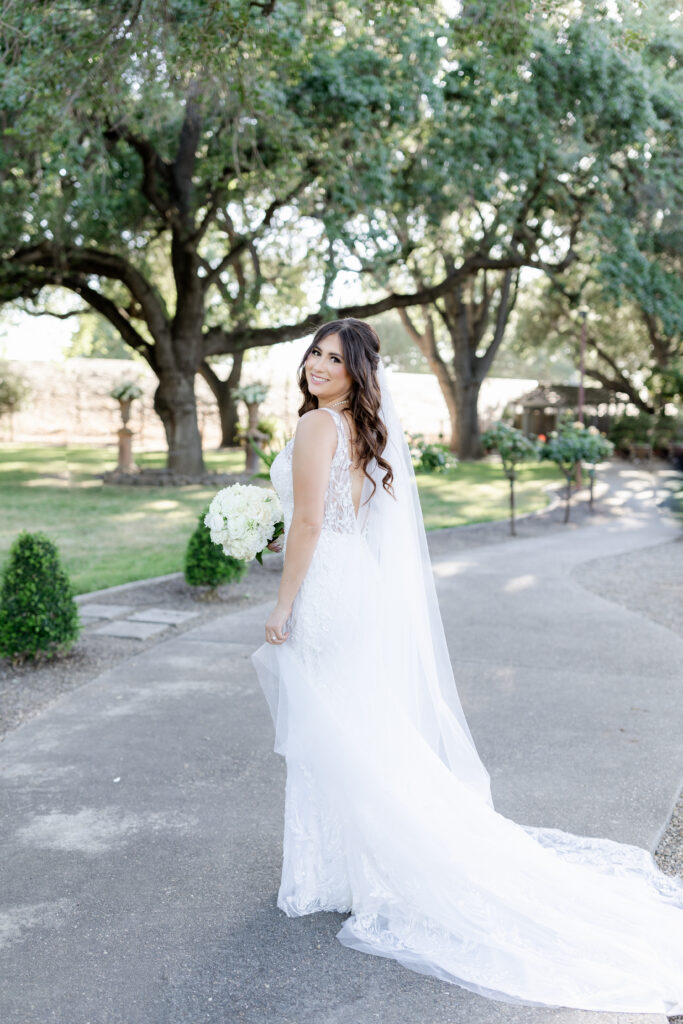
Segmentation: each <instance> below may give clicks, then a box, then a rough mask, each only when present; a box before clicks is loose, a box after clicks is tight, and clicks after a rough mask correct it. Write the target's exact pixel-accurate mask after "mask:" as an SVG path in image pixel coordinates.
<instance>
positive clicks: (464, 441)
mask: <svg viewBox="0 0 683 1024" xmlns="http://www.w3.org/2000/svg"><path fill="white" fill-rule="evenodd" d="M464 376H465V374H463V373H461V374H460V375H459V376H458V377H457V378H456V381H455V422H456V437H457V454H458V458H459V459H480V458H481V455H482V450H481V435H480V432H479V411H478V406H479V392H480V390H481V381H477V380H472V379H470V380H463V377H464Z"/></svg>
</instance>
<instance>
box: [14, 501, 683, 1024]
mask: <svg viewBox="0 0 683 1024" xmlns="http://www.w3.org/2000/svg"><path fill="white" fill-rule="evenodd" d="M609 495H610V488H609V486H608V483H606V482H601V483H600V484H599V485H598V486H597V488H596V503H595V509H594V510H593V511H591V510H590V509H589V507H588V503H587V502H586V501H585V500H583V499H584V498H585V495H582V494H579V495H578V496H576V497H574V499H573V503H572V512H571V520H570V523H569V524H568V525H565V524H564V523H563V517H564V505H563V502H562V501H561V500H558V495H557V493H555V494H554V495H553V496H552V502H551V505H550V507H549V508H548V509H547V510H545V511H543V512H542V513H537V514H535V515H532V516H527V517H526V518H524V519H521V520H519V521H518V524H517V536H518V537H519V538H526V537H534V536H543V535H547V534H548V532H555V531H557V530H580V529H581V527H582V526H583V525H585V524H589V523H590V524H593V523H602V522H608V521H610V519H613V518H614V517H616V516H619V515H621V514H623V509H622V507H621V505H620V504H619V503H618V502H616V501H614V502H612V501H611V500H610V496H609ZM427 536H428V542H429V549H430V553H431V555H432V557H434V558H439V557H440V556H442V555H447V554H448V553H451V552H453V551H457V550H462V549H464V548H470V547H474V546H478V545H482V544H501V543H514V538H512V537H511V536H510V532H509V525H508V523H507V522H506V521H502V522H495V523H477V524H474V525H472V526H464V527H454V528H447V529H443V530H438V531H433V532H431V533H429V534H428V535H427ZM264 562H265V564H264V566H260V565H259V564H258V563H257V562H254V563H252V565H251V566H250V568H249V573H248V574H247V576H246V577H245V578H244V580H242V582H240V583H238V584H230V585H227V586H224V587H220V588H219V589H218V599H214V600H207V599H206V594H205V592H203V591H200V588H193V587H189V586H188V585H187V584H186V583H185V582H184V580H183V578H182V576H181V575H180V574H178V575H176V576H174V577H171V578H168V577H166V578H164V579H161V580H158V581H149V582H146V581H144V582H142V583H139V584H132V585H129V586H127V587H123V588H114V589H112V590H109V591H104V592H101V593H100V594H99V595H86V597H85V598H84V599H83V601H82V603H87V602H88V601H91V602H93V603H98V604H123V603H125V604H126V605H128V606H132V608H133V609H135V608H143V607H145V608H149V607H152V606H153V607H155V608H168V609H172V610H174V611H192V612H198V613H199V614H197V615H196V616H195V617H193V618H191V619H190V620H188V621H187V622H186V623H184V624H182V625H179V626H173V627H171V628H170V629H169V630H167V631H166V632H164V633H163V634H161V636H155V637H151V638H150V639H149V640H146V641H145V640H133V639H122V638H115V637H110V636H104V635H101V634H98V633H97V632H96V630H97V628H98V627H99V626H100V625H101V624H102V622H101V621H97V622H90V623H88V624H86V625H85V627H84V629H83V632H82V634H81V637H80V639H79V641H78V642H77V644H76V645H75V647H74V648H73V650H72V651H71V652H70V653H69V654H68V655H66V656H64V657H62V658H56V659H54V660H52V661H47V662H43V663H42V664H36V665H32V664H27V665H24V666H19V667H13V666H12V665H10V664H9V663H8V662H7V661H4V660H2V659H0V739H1V738H2V736H4V735H5V734H6V733H7V732H9V730H11V729H14V728H16V727H17V726H18V725H20V724H21V722H22V721H24V720H25V719H27V718H30V717H31V716H32V715H35V714H38V713H40V712H41V711H43V710H45V708H47V707H49V705H50V704H52V703H53V702H54V701H55V700H57V699H58V698H59V697H60V696H61V695H62V694H63V693H66V692H68V691H69V690H72V689H74V688H76V687H78V686H81V685H83V684H84V683H87V682H88V681H89V680H91V679H93V678H95V677H96V676H98V675H100V674H101V673H102V672H105V671H106V670H107V669H109V668H111V667H112V666H114V665H116V664H118V663H119V662H121V661H125V660H126V659H127V658H130V657H132V656H133V655H135V654H137V653H138V652H140V651H142V650H145V649H146V648H148V647H151V646H153V645H154V644H155V643H158V642H159V640H160V639H161V640H163V639H166V638H168V637H169V636H171V635H172V633H173V632H175V633H180V632H184V631H185V630H188V629H192V628H194V627H195V626H198V625H201V624H202V623H203V622H207V621H209V620H210V619H213V618H216V617H217V616H219V615H224V614H225V613H226V612H228V611H230V610H231V609H233V608H234V609H237V608H243V607H245V606H247V605H252V604H258V603H260V602H262V601H267V600H273V601H275V598H276V596H277V589H278V584H279V578H280V571H281V568H282V555H281V554H268V555H267V556H266V558H265V559H264ZM575 578H576V579H578V581H579V582H580V583H581V584H582V585H583V586H585V587H586V588H587V589H588V590H591V591H593V592H594V593H597V594H599V595H600V596H602V597H605V598H607V599H608V600H610V601H614V602H617V603H619V604H621V605H623V606H624V607H626V608H629V609H630V610H632V611H635V612H638V613H640V614H643V615H646V616H647V617H648V618H650V619H652V620H653V621H655V622H658V623H660V624H661V625H662V626H665V627H666V628H667V629H671V630H673V631H674V632H676V633H678V635H683V616H681V614H680V608H681V597H680V590H681V584H680V580H681V578H683V537H681V538H680V539H679V540H678V541H673V542H671V543H667V544H660V545H657V546H655V547H651V548H646V549H644V550H642V551H635V552H631V553H629V554H626V555H620V556H615V557H609V558H598V559H595V560H594V561H591V562H587V563H585V564H583V565H581V566H579V567H578V568H577V569H576V570H575ZM198 591H199V592H198ZM655 859H656V860H657V863H658V864H659V866H660V867H661V869H662V870H663V871H666V872H667V873H669V874H678V875H681V876H682V877H683V794H681V797H680V798H679V801H678V804H677V806H676V808H675V809H674V812H673V815H672V818H671V821H670V823H669V825H668V827H667V830H666V832H665V833H664V835H663V837H662V839H661V842H660V844H659V846H658V848H657V851H656V853H655ZM672 1020H674V1018H672ZM675 1020H676V1021H677V1022H678V1021H680V1022H683V1017H681V1018H676V1019H675Z"/></svg>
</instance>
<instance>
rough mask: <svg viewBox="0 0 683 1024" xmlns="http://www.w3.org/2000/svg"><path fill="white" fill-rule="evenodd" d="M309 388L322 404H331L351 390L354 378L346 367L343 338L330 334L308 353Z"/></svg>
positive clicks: (307, 377)
mask: <svg viewBox="0 0 683 1024" xmlns="http://www.w3.org/2000/svg"><path fill="white" fill-rule="evenodd" d="M305 369H306V383H307V384H308V390H309V391H310V392H311V394H312V395H315V396H316V398H317V399H318V403H319V404H320V405H329V404H330V403H331V402H335V401H336V400H337V399H338V398H342V397H344V395H347V394H348V393H349V391H350V390H351V384H352V383H353V379H352V377H351V374H350V373H349V372H348V370H347V369H346V364H345V363H344V355H343V350H342V343H341V338H340V337H339V335H338V334H328V335H327V336H326V337H325V338H323V339H322V341H321V342H320V343H319V344H318V345H314V347H313V348H312V349H311V351H310V352H309V353H308V356H307V358H306V363H305Z"/></svg>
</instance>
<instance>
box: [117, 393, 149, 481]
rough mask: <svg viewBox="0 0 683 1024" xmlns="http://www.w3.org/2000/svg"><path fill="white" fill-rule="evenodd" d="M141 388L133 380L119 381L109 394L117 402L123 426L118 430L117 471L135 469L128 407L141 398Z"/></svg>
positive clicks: (126, 471)
mask: <svg viewBox="0 0 683 1024" xmlns="http://www.w3.org/2000/svg"><path fill="white" fill-rule="evenodd" d="M142 393H143V392H142V388H141V387H140V385H139V384H138V383H137V381H134V380H123V381H120V382H119V383H118V384H117V385H116V386H115V387H113V388H112V389H111V391H110V392H109V394H110V395H111V397H112V398H115V399H116V401H117V402H118V403H119V408H120V410H121V420H122V422H123V426H122V427H121V429H120V430H119V431H118V437H119V459H118V464H117V466H116V472H117V473H132V472H134V470H135V466H134V465H133V446H132V438H133V431H132V430H129V428H128V420H129V419H130V407H131V405H132V404H133V402H134V401H135V399H136V398H142Z"/></svg>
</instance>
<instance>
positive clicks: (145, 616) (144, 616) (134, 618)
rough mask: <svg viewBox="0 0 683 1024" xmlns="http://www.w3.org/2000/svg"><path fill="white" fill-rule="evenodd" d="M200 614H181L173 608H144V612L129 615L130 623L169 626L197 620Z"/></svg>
mask: <svg viewBox="0 0 683 1024" xmlns="http://www.w3.org/2000/svg"><path fill="white" fill-rule="evenodd" d="M198 615H199V612H181V611H175V610H174V609H173V608H143V610H142V611H139V612H135V613H134V614H133V615H128V616H127V617H126V618H127V620H128V622H164V623H166V624H167V625H169V626H177V625H180V623H181V622H188V621H189V620H190V619H196V617H197V616H198Z"/></svg>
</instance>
